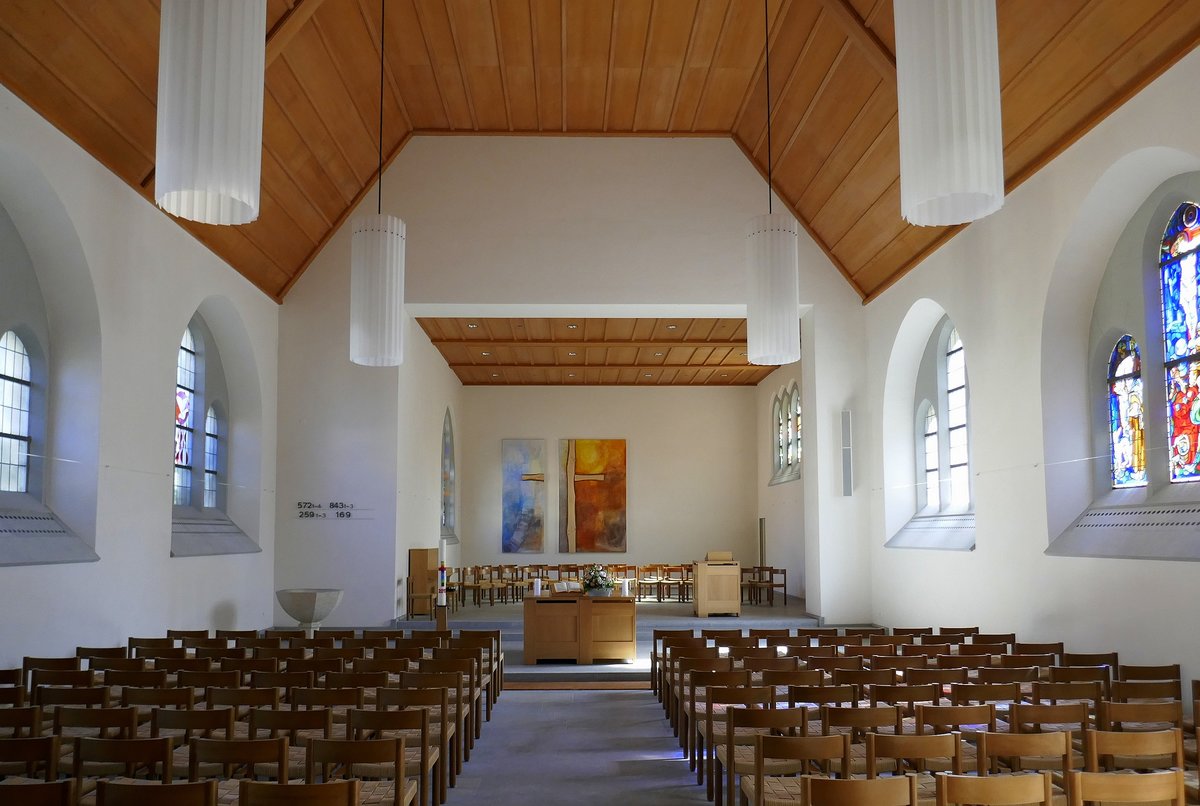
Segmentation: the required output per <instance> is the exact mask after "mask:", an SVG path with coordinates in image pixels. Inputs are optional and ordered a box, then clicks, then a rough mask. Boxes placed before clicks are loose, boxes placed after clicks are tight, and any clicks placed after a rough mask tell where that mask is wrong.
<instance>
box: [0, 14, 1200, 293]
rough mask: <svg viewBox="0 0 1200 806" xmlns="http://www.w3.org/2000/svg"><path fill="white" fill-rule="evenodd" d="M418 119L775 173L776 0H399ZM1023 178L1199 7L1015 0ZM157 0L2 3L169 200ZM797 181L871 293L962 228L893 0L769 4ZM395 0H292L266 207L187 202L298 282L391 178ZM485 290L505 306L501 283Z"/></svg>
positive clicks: (397, 144) (77, 102)
mask: <svg viewBox="0 0 1200 806" xmlns="http://www.w3.org/2000/svg"><path fill="white" fill-rule="evenodd" d="M387 2H388V13H387V31H386V34H387V42H388V47H387V53H388V71H387V92H386V93H385V97H384V112H385V116H386V121H387V122H386V126H385V131H384V140H385V142H384V143H383V150H384V154H385V155H386V156H387V161H389V162H390V160H391V159H392V158H394V157H395V155H396V154H397V153H398V152H399V151H400V150H401V149H402V148H403V147H404V144H405V143H406V142H407V141H408V139H409V138H410V137H411V136H412V135H413V134H442V133H463V132H466V133H480V134H484V133H514V132H515V133H521V134H559V135H561V134H580V135H595V134H617V135H627V134H631V133H633V134H644V135H661V134H671V135H707V136H721V137H732V138H733V139H734V141H735V142H736V143H737V144H738V145H739V146H740V147H741V148H742V149H743V151H744V152H745V154H746V155H747V157H748V158H749V159H750V160H751V161H752V163H753V164H754V165H755V166H756V167H757V168H758V169H759V170H760V171H761V172H763V173H764V174H765V166H766V160H767V154H766V137H765V125H764V118H765V98H764V86H765V83H764V80H763V54H764V48H763V42H762V39H763V16H762V15H763V8H762V5H761V3H760V2H759V0H387ZM998 14H999V26H1000V61H1001V82H1002V89H1003V125H1004V143H1005V171H1006V175H1007V180H1008V185H1009V188H1010V189H1011V188H1013V187H1015V186H1017V185H1018V184H1020V183H1021V182H1022V181H1024V180H1025V179H1027V178H1028V177H1030V176H1031V175H1033V174H1034V173H1035V172H1036V171H1037V170H1039V169H1040V168H1041V167H1042V166H1043V165H1045V164H1046V163H1047V162H1048V161H1049V160H1050V159H1051V158H1053V157H1054V156H1055V155H1056V154H1058V153H1059V152H1060V151H1062V150H1063V149H1064V148H1065V147H1066V146H1068V145H1069V144H1070V143H1072V142H1073V141H1074V140H1075V139H1077V138H1078V137H1079V136H1080V135H1081V134H1083V133H1084V132H1086V131H1087V130H1088V129H1090V128H1091V127H1092V126H1094V125H1095V124H1096V123H1098V122H1099V121H1100V120H1102V119H1103V118H1104V117H1105V116H1106V115H1108V114H1109V113H1110V112H1111V111H1112V110H1114V109H1115V108H1117V107H1118V106H1119V105H1120V104H1122V103H1123V102H1124V101H1125V100H1127V99H1128V98H1129V97H1131V96H1132V95H1133V94H1134V93H1136V92H1137V91H1138V90H1139V89H1141V88H1142V87H1143V86H1145V85H1146V84H1147V83H1148V82H1149V81H1151V80H1152V79H1153V78H1155V77H1156V76H1158V75H1159V74H1160V73H1161V72H1163V71H1164V70H1165V69H1166V68H1167V67H1169V66H1170V65H1171V64H1173V63H1174V62H1175V61H1177V60H1178V59H1179V58H1181V57H1182V56H1183V55H1185V54H1186V53H1188V52H1189V51H1190V50H1191V49H1192V48H1193V47H1194V46H1195V45H1196V42H1197V38H1198V37H1200V15H1197V14H1195V13H1194V4H1191V3H1178V2H1171V0H1137V2H1129V1H1128V0H998ZM158 16H159V14H158V0H107V1H106V2H103V3H98V2H95V0H3V2H0V81H3V83H4V84H5V85H6V86H8V87H9V88H10V89H11V90H12V91H13V92H15V93H16V94H17V95H19V96H20V97H21V98H23V99H25V100H26V101H27V102H28V103H29V104H31V105H32V106H33V107H34V108H35V109H37V110H38V111H39V112H40V113H41V114H42V115H44V116H45V117H46V118H47V119H48V120H50V121H51V122H52V123H53V124H54V125H56V126H57V127H58V128H60V129H61V130H62V131H63V132H65V133H66V134H67V135H69V136H70V137H72V138H73V139H74V140H75V141H76V142H78V143H79V144H80V145H81V146H82V147H83V148H85V149H86V150H87V151H89V152H90V153H91V154H93V155H94V156H95V157H96V158H97V159H98V160H100V161H101V162H102V163H103V164H105V165H106V166H108V167H109V168H110V169H111V170H112V171H113V172H114V173H116V174H117V175H118V176H120V177H121V178H122V179H124V180H125V181H126V182H128V183H129V184H130V185H131V186H132V187H133V188H135V189H136V190H137V191H138V192H139V193H142V194H143V195H145V196H146V197H147V198H152V197H153V186H154V136H155V99H156V86H157V85H156V80H157V79H156V75H157V52H158ZM768 19H769V25H770V53H771V66H772V71H771V72H772V84H771V86H772V93H773V94H774V96H775V97H774V99H773V117H772V132H773V143H774V146H773V150H774V154H773V161H774V165H775V170H774V176H775V179H776V182H777V187H778V191H779V193H780V195H781V197H782V198H783V199H784V201H785V203H786V204H787V206H788V207H789V208H790V209H791V211H792V212H793V213H794V214H795V215H796V216H797V218H798V219H799V220H800V222H801V223H802V224H803V226H804V227H805V229H807V231H808V232H809V234H810V235H811V236H812V237H813V238H814V239H815V240H816V242H817V243H818V244H819V245H820V246H821V247H822V248H823V249H824V251H825V253H826V254H827V255H828V256H829V257H830V259H831V260H832V262H833V263H834V265H835V266H836V267H837V268H838V269H839V270H840V271H841V272H842V274H843V275H844V276H845V278H846V280H847V281H848V282H849V283H850V284H851V285H852V286H853V287H854V289H855V290H856V291H857V292H858V293H859V294H860V295H861V297H862V298H863V300H864V301H870V300H871V299H873V298H874V297H875V296H877V295H878V294H880V293H881V292H882V291H883V290H885V289H886V288H887V287H888V286H890V285H891V284H892V283H893V282H895V281H896V280H897V279H898V278H899V277H901V276H903V274H904V273H905V272H907V271H909V270H910V269H911V268H912V267H913V266H914V265H916V264H917V263H918V262H919V261H920V260H921V259H922V258H923V257H924V256H926V255H927V254H929V252H930V251H931V250H933V249H936V248H937V247H938V246H939V245H940V244H942V243H943V242H945V240H946V239H947V238H949V237H951V236H953V235H954V233H955V232H956V231H957V230H956V229H955V228H920V227H912V226H908V225H906V224H905V223H904V222H903V221H902V220H901V218H900V212H899V156H898V141H897V131H896V126H897V123H896V89H895V80H896V79H895V57H894V55H893V53H894V49H895V37H894V32H893V20H892V3H891V0H768ZM379 28H380V8H379V3H378V2H377V1H376V0H324V2H322V0H269V2H268V43H267V61H268V65H267V72H266V84H267V86H266V100H265V111H264V124H263V137H264V149H263V162H262V204H261V215H260V217H259V219H258V220H257V221H255V222H253V223H251V224H248V225H245V226H241V227H212V226H205V225H201V224H194V223H190V222H183V221H180V226H183V227H184V228H185V229H187V230H188V231H189V232H191V233H192V234H193V235H194V236H195V237H196V238H198V239H199V240H201V241H202V242H203V243H205V244H206V245H208V246H209V247H210V248H211V249H212V250H213V251H214V252H215V253H216V254H218V255H219V256H220V257H222V258H223V259H225V260H226V261H228V262H229V263H230V265H232V266H233V267H234V268H236V269H237V270H238V271H240V272H241V273H242V274H244V275H245V276H246V277H247V278H249V279H250V280H251V281H252V282H254V283H255V284H256V285H257V286H258V287H259V288H261V289H262V290H263V292H264V293H266V294H267V295H269V296H270V297H272V298H273V299H275V300H278V301H282V300H283V298H284V296H285V295H286V294H287V291H288V289H289V288H290V287H291V285H292V283H294V282H295V280H296V278H297V277H299V275H300V274H301V273H302V272H303V271H304V269H305V267H307V266H308V264H309V262H310V261H311V260H312V259H313V257H314V256H315V255H316V254H317V252H319V251H320V249H321V248H322V246H323V245H324V244H325V242H326V241H327V240H328V238H329V237H330V236H331V234H332V233H333V232H334V231H335V230H336V229H337V228H338V226H339V225H340V224H341V223H342V222H343V220H344V219H345V218H346V216H347V215H348V212H349V211H350V210H351V209H352V207H353V206H354V205H355V203H356V202H357V201H358V200H359V199H360V198H361V197H362V195H363V194H364V193H365V192H366V189H367V188H368V187H369V186H370V185H371V184H372V183H373V182H374V180H375V177H376V148H377V142H376V139H377V134H376V121H377V116H378V112H379V109H378V97H379V94H378V89H377V87H378V83H377V82H378V60H379V44H378V43H379ZM480 302H486V300H481V301H480Z"/></svg>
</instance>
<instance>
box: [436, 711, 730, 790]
mask: <svg viewBox="0 0 1200 806" xmlns="http://www.w3.org/2000/svg"><path fill="white" fill-rule="evenodd" d="M447 802H448V804H449V806H455V804H488V806H493V804H494V805H495V806H505V805H506V804H514V806H515V805H516V804H520V806H528V804H530V803H538V804H545V806H557V804H571V803H607V804H660V803H662V804H683V803H687V804H703V803H707V801H706V800H705V797H704V787H703V786H696V784H695V774H694V773H691V772H689V771H688V767H687V761H686V760H685V759H683V758H682V757H681V753H680V750H679V743H678V742H677V741H676V739H675V738H674V737H673V736H672V735H671V728H670V726H669V725H668V724H667V722H666V719H665V718H664V716H663V710H662V707H661V706H660V705H659V704H658V700H657V699H656V698H655V697H654V695H653V694H652V693H650V692H649V691H512V690H510V691H506V692H504V694H503V695H502V696H501V697H500V701H499V702H498V703H497V705H496V709H495V710H494V711H493V713H492V721H491V722H488V723H485V724H484V727H483V737H482V738H481V739H480V740H479V741H478V742H477V743H476V744H475V749H474V751H472V753H471V760H470V762H468V763H467V764H466V765H465V766H464V767H463V774H462V775H460V776H459V778H458V786H457V787H456V788H455V789H452V790H450V793H449V798H448V801H447Z"/></svg>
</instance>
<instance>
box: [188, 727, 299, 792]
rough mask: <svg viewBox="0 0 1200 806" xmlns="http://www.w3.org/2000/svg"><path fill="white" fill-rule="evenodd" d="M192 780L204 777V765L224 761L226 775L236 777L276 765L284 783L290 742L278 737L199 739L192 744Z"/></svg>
mask: <svg viewBox="0 0 1200 806" xmlns="http://www.w3.org/2000/svg"><path fill="white" fill-rule="evenodd" d="M189 747H190V749H191V752H190V755H189V758H188V780H191V781H199V780H200V766H201V765H202V764H221V765H222V766H223V772H222V774H221V777H222V778H233V777H235V773H236V772H238V771H244V772H245V776H246V777H247V778H253V777H255V776H256V775H260V774H262V770H261V769H259V770H256V769H255V767H256V765H259V764H274V765H275V771H276V776H277V777H278V779H279V781H280V782H283V781H286V780H287V777H288V741H287V739H286V738H284V737H282V736H280V737H279V738H278V739H199V738H195V737H193V738H192V740H191V742H190V743H189Z"/></svg>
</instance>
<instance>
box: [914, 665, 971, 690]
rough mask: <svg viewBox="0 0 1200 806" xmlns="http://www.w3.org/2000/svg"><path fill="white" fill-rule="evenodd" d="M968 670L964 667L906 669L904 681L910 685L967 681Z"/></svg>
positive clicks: (942, 684)
mask: <svg viewBox="0 0 1200 806" xmlns="http://www.w3.org/2000/svg"><path fill="white" fill-rule="evenodd" d="M967 675H968V672H967V670H966V669H962V668H959V669H928V668H924V669H907V670H905V672H904V682H905V683H909V684H911V685H922V684H926V683H936V684H938V685H939V686H945V685H949V684H952V683H965V682H967V680H968V679H969V678H968V676H967Z"/></svg>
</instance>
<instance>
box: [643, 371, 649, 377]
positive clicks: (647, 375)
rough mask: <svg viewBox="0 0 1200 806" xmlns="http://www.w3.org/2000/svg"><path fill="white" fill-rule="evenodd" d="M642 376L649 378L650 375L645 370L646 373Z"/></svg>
mask: <svg viewBox="0 0 1200 806" xmlns="http://www.w3.org/2000/svg"><path fill="white" fill-rule="evenodd" d="M642 377H643V378H649V377H650V373H649V372H647V373H646V374H645V375H643V376H642Z"/></svg>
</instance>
